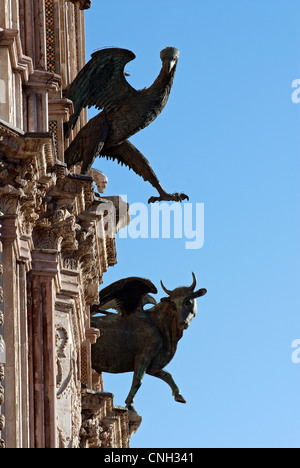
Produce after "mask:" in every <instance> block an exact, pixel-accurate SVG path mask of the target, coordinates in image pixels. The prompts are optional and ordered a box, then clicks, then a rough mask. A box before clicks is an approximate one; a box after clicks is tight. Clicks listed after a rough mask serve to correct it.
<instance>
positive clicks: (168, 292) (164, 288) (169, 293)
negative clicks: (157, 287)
mask: <svg viewBox="0 0 300 468" xmlns="http://www.w3.org/2000/svg"><path fill="white" fill-rule="evenodd" d="M160 284H161V287H162V288H163V290H164V291H165V293H167V294H168V295H169V296H170V295H171V293H172V291H169V290H168V289H167V288H166V287H165V285H164V283H163V282H162V281H161V282H160Z"/></svg>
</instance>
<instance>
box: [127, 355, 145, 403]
mask: <svg viewBox="0 0 300 468" xmlns="http://www.w3.org/2000/svg"><path fill="white" fill-rule="evenodd" d="M147 367H148V363H147V364H146V365H143V364H141V365H139V366H138V367H137V369H136V370H135V371H134V374H133V379H132V385H131V389H130V392H129V394H128V397H127V398H126V400H125V403H126V407H127V408H128V409H129V411H136V410H135V408H134V407H133V402H134V398H135V395H136V394H137V391H138V389H139V388H140V386H141V385H142V381H143V378H144V375H145V374H146V370H147Z"/></svg>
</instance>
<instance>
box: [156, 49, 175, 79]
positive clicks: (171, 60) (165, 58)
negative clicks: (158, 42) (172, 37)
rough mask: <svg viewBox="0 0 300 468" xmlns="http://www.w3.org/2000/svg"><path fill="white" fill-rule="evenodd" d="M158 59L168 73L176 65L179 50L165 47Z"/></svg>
mask: <svg viewBox="0 0 300 468" xmlns="http://www.w3.org/2000/svg"><path fill="white" fill-rule="evenodd" d="M160 58H161V60H162V62H163V65H164V66H165V67H166V68H167V70H168V73H170V72H171V71H172V70H173V69H174V67H175V66H176V65H177V62H178V59H179V50H178V49H176V48H175V47H166V48H165V49H163V50H162V51H161V53H160Z"/></svg>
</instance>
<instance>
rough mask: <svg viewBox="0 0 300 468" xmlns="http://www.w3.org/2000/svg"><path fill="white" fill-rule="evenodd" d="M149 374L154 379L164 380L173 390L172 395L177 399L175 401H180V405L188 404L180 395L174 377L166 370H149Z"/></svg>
mask: <svg viewBox="0 0 300 468" xmlns="http://www.w3.org/2000/svg"><path fill="white" fill-rule="evenodd" d="M147 374H149V375H153V376H154V377H157V378H158V379H161V380H163V381H164V382H166V383H167V384H168V385H169V386H170V387H171V389H172V394H173V397H174V399H175V401H178V402H179V403H186V401H185V399H184V398H183V396H182V395H181V393H180V390H179V388H178V387H177V385H176V383H175V380H174V379H173V376H172V375H171V374H170V373H169V372H167V371H164V370H150V369H148V370H147Z"/></svg>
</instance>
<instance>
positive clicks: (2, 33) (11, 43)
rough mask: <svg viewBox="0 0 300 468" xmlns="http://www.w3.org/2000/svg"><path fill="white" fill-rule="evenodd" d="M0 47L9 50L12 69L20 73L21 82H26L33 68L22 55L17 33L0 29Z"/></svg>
mask: <svg viewBox="0 0 300 468" xmlns="http://www.w3.org/2000/svg"><path fill="white" fill-rule="evenodd" d="M0 47H8V48H9V53H10V59H11V62H12V67H13V68H14V69H15V70H17V71H19V72H21V74H22V78H23V82H27V81H28V80H29V76H30V75H32V74H33V72H34V68H33V62H32V59H31V58H30V57H27V56H26V55H24V54H23V50H22V44H21V39H20V34H19V31H18V30H16V29H3V28H0Z"/></svg>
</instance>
